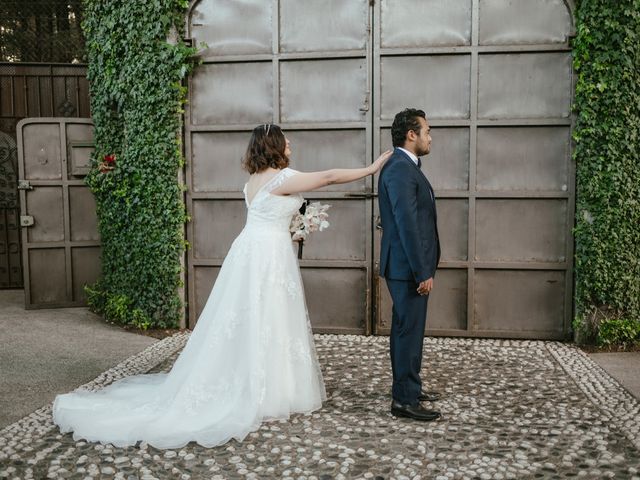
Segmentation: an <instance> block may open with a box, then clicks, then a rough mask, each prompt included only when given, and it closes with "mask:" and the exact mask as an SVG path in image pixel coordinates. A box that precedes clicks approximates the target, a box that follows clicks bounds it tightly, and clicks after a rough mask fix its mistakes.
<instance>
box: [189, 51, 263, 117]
mask: <svg viewBox="0 0 640 480" xmlns="http://www.w3.org/2000/svg"><path fill="white" fill-rule="evenodd" d="M272 90H273V78H272V69H271V64H270V63H267V62H259V63H220V64H205V65H202V66H201V67H199V68H198V69H196V71H195V73H194V75H193V78H192V79H191V91H192V100H191V101H192V105H193V107H192V108H191V121H192V122H193V124H194V125H210V124H218V123H221V124H254V123H265V122H270V121H271V118H272V115H273V99H272Z"/></svg>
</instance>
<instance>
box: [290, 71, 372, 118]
mask: <svg viewBox="0 0 640 480" xmlns="http://www.w3.org/2000/svg"><path fill="white" fill-rule="evenodd" d="M280 99H281V100H280V115H281V121H282V122H334V121H335V122H359V121H362V120H364V118H365V117H366V111H363V110H360V109H361V108H363V107H364V105H365V104H366V101H367V62H366V59H365V58H349V59H335V60H307V61H301V60H298V61H291V62H280Z"/></svg>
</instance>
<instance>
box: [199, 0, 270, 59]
mask: <svg viewBox="0 0 640 480" xmlns="http://www.w3.org/2000/svg"><path fill="white" fill-rule="evenodd" d="M272 16H273V11H272V2H270V1H265V0H234V1H232V2H230V1H229V0H209V1H207V2H198V3H197V4H196V5H195V7H194V9H193V10H192V13H191V18H192V24H191V25H192V36H193V37H194V38H196V39H197V41H198V44H201V43H205V44H206V45H207V47H206V48H205V49H203V51H202V52H200V55H201V56H202V57H204V58H206V57H209V56H216V55H234V54H255V53H271V43H272V34H271V25H272V23H273V18H272ZM238 18H242V21H241V22H239V21H237V20H238Z"/></svg>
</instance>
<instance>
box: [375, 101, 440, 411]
mask: <svg viewBox="0 0 640 480" xmlns="http://www.w3.org/2000/svg"><path fill="white" fill-rule="evenodd" d="M429 131H430V127H429V123H428V122H427V119H426V115H425V113H424V112H423V111H422V110H417V109H414V108H407V109H405V110H403V111H402V112H400V113H398V114H397V115H396V116H395V118H394V120H393V125H392V126H391V138H392V141H393V146H394V147H395V149H394V152H393V154H392V155H391V157H390V158H389V160H388V161H387V163H386V165H385V166H384V167H383V168H382V171H381V172H380V178H379V179H378V201H379V204H380V217H381V221H382V231H383V233H382V245H381V251H380V275H381V276H383V277H385V279H386V282H387V287H388V288H389V293H391V298H392V300H393V316H392V323H391V339H390V344H391V368H392V371H393V387H392V397H393V401H392V403H391V413H392V414H393V415H395V416H403V417H409V418H413V419H416V420H423V421H430V420H436V419H437V418H439V417H440V412H437V411H435V410H427V409H426V408H424V407H423V406H422V405H421V404H420V402H421V401H435V400H438V399H439V398H440V394H439V393H437V392H425V391H423V390H422V381H421V380H420V366H421V363H422V341H423V338H424V328H425V322H426V317H427V301H428V300H429V292H431V289H432V288H433V277H434V276H435V273H436V267H437V266H438V262H439V261H440V241H439V239H438V226H437V215H436V203H435V196H434V194H433V188H431V184H430V183H429V180H427V177H425V176H424V174H423V173H422V171H421V170H420V167H421V161H420V158H419V157H420V156H421V155H427V154H428V153H429V150H430V148H431V135H429Z"/></svg>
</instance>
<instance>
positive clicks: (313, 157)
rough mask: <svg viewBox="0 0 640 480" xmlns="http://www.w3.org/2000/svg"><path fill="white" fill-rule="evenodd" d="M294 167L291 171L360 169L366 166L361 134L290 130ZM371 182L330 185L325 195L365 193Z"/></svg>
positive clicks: (360, 131)
mask: <svg viewBox="0 0 640 480" xmlns="http://www.w3.org/2000/svg"><path fill="white" fill-rule="evenodd" d="M287 138H288V139H289V140H290V141H291V148H292V151H293V156H294V157H295V165H293V168H296V169H299V170H302V171H312V170H314V169H315V168H316V166H317V165H335V166H336V168H359V167H365V166H367V164H368V163H369V159H368V158H367V138H366V132H365V131H364V130H311V131H309V130H289V131H287ZM369 183H370V181H368V180H367V179H362V180H358V181H356V182H352V183H346V184H342V185H330V186H329V187H326V188H325V189H323V190H324V191H327V192H344V191H348V192H364V191H365V190H366V189H367V187H368V185H369Z"/></svg>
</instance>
